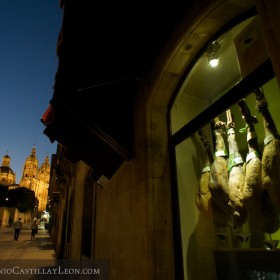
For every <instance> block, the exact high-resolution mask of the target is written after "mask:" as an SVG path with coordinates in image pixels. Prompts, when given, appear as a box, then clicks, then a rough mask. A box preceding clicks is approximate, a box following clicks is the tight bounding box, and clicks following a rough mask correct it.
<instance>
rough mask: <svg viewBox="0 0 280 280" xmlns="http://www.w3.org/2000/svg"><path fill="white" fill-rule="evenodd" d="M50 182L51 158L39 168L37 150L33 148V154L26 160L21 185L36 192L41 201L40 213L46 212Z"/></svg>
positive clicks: (46, 159)
mask: <svg viewBox="0 0 280 280" xmlns="http://www.w3.org/2000/svg"><path fill="white" fill-rule="evenodd" d="M49 180H50V164H49V158H48V157H46V158H45V161H44V163H43V164H42V165H41V167H40V168H38V160H37V157H36V149H35V147H33V148H32V151H31V154H30V155H29V156H28V157H27V158H26V160H25V163H24V167H23V172H22V177H21V181H20V183H19V185H20V186H21V187H26V188H28V189H30V190H32V191H34V192H35V196H36V198H37V199H38V201H39V205H38V211H39V212H41V211H44V210H46V204H47V199H48V188H49Z"/></svg>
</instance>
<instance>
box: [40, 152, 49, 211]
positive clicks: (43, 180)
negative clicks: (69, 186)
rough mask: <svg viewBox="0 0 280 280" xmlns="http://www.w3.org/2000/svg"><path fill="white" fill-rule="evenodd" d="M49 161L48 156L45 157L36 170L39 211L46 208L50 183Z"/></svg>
mask: <svg viewBox="0 0 280 280" xmlns="http://www.w3.org/2000/svg"><path fill="white" fill-rule="evenodd" d="M50 171H51V167H50V163H49V157H48V156H47V157H46V158H45V161H44V162H43V163H42V165H41V167H40V168H39V172H38V190H37V193H38V197H37V198H38V199H39V209H38V210H39V211H43V210H46V205H47V200H48V189H49V183H50Z"/></svg>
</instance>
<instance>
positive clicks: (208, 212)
mask: <svg viewBox="0 0 280 280" xmlns="http://www.w3.org/2000/svg"><path fill="white" fill-rule="evenodd" d="M198 135H199V137H200V140H201V141H202V143H203V146H204V151H205V154H204V157H205V158H204V166H203V169H202V174H201V177H200V180H199V185H198V188H197V192H196V197H195V202H196V206H197V208H198V209H199V210H200V211H201V212H202V213H203V215H205V216H206V217H207V218H209V219H210V220H211V221H212V222H213V223H214V224H215V225H216V226H219V227H226V226H228V221H229V220H230V215H229V213H224V212H223V211H222V210H221V209H220V208H219V207H218V205H217V204H216V203H215V202H214V201H213V199H212V196H211V192H210V189H209V183H210V170H211V164H212V162H213V156H212V153H211V148H210V143H209V141H208V140H207V137H206V135H205V132H204V130H203V129H201V130H199V132H198Z"/></svg>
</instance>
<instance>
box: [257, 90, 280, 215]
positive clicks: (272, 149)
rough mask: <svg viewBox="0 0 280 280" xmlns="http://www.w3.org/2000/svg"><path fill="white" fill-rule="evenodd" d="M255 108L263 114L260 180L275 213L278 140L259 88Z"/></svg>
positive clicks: (279, 200) (279, 181)
mask: <svg viewBox="0 0 280 280" xmlns="http://www.w3.org/2000/svg"><path fill="white" fill-rule="evenodd" d="M255 95H256V109H257V111H258V112H259V113H261V114H262V116H263V125H264V131H265V139H264V150H263V155H262V180H263V185H264V187H265V189H267V191H268V193H269V195H270V197H271V200H272V203H273V205H274V207H275V210H276V211H277V213H280V141H279V134H278V131H277V128H276V126H275V123H274V121H273V118H272V116H271V114H270V112H269V110H268V103H267V101H266V98H265V96H264V93H263V91H262V89H261V88H258V89H256V90H255Z"/></svg>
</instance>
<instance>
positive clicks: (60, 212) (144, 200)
mask: <svg viewBox="0 0 280 280" xmlns="http://www.w3.org/2000/svg"><path fill="white" fill-rule="evenodd" d="M194 2H195V4H194V5H192V6H191V7H189V9H186V11H185V15H184V17H183V18H181V21H180V22H181V23H180V24H179V25H178V27H177V28H176V30H174V33H173V34H172V36H170V38H169V41H168V43H167V44H166V45H165V47H164V48H163V49H162V50H161V52H160V53H159V54H158V60H157V61H156V62H155V64H154V65H153V67H152V68H151V69H150V70H151V71H150V72H149V75H147V76H146V77H145V80H144V84H143V85H142V87H141V88H140V89H139V92H138V94H137V96H136V98H135V103H133V105H134V106H133V113H134V114H133V118H132V120H133V135H134V137H133V140H134V151H133V156H132V157H131V158H129V159H127V160H123V162H122V164H120V166H119V168H117V170H114V171H115V172H108V174H109V175H110V176H100V175H104V174H102V173H101V174H100V173H99V171H100V170H101V171H102V170H105V171H106V163H107V164H108V165H110V164H111V163H112V157H110V155H112V154H110V153H106V152H107V150H105V151H104V150H101V151H100V149H99V150H98V148H99V147H101V145H100V146H97V147H98V148H97V150H96V151H95V152H96V154H94V153H90V151H92V150H90V148H92V147H91V145H94V144H96V143H93V142H91V141H89V137H90V136H91V134H90V133H88V134H87V136H89V137H87V138H81V135H80V133H82V132H83V131H84V130H83V129H84V127H87V128H88V127H90V129H91V132H92V131H94V133H95V135H96V134H98V132H100V131H96V130H94V129H95V128H96V127H95V126H90V125H91V124H92V123H90V122H89V123H86V124H85V119H82V117H83V114H81V115H80V118H77V119H76V123H74V122H73V121H72V120H73V119H74V117H75V116H76V115H75V113H76V114H78V113H81V112H79V111H78V109H77V107H78V108H80V106H76V107H72V109H73V108H74V109H73V110H72V111H71V110H70V109H69V104H71V102H74V103H75V102H82V101H83V100H85V98H86V93H85V94H84V95H82V91H81V90H80V88H79V90H80V91H77V92H76V91H75V90H77V89H76V88H75V86H76V83H75V82H73V80H72V79H68V81H69V83H67V80H66V81H63V80H62V81H61V80H59V78H61V76H60V75H57V77H56V78H58V81H57V88H58V90H61V91H62V94H61V96H59V97H58V96H54V100H52V101H53V106H54V108H55V110H56V114H55V115H54V116H51V117H50V118H47V119H46V120H47V121H45V124H46V126H47V133H46V134H47V135H48V136H49V138H50V139H51V140H52V141H54V140H57V141H58V142H59V143H60V142H61V143H62V144H61V145H58V150H57V154H56V156H55V157H54V158H53V162H52V166H53V168H52V171H51V185H50V198H51V203H52V212H51V217H52V218H51V233H52V237H53V240H54V245H55V249H56V253H57V256H58V257H60V258H68V259H73V260H91V261H92V263H94V260H105V261H108V263H109V264H110V265H109V274H110V279H114V280H118V279H139V280H140V279H149V280H154V279H160V280H165V279H166V280H169V279H170V280H173V279H174V280H178V279H184V280H193V279H195V280H200V279H201V280H205V279H207V280H216V279H238V278H226V277H223V276H221V275H218V274H219V273H221V271H219V270H216V267H215V259H214V253H216V251H217V248H218V249H219V248H220V247H223V246H224V247H223V248H222V249H223V250H221V251H220V252H225V251H226V250H228V248H230V252H231V253H232V252H237V251H238V248H236V247H234V246H235V245H234V244H233V243H231V242H228V239H223V240H222V239H221V240H219V239H218V238H217V237H225V236H228V234H229V232H227V231H225V232H222V234H221V232H220V228H215V227H214V226H213V225H212V224H211V223H209V221H207V220H206V219H204V217H202V215H200V213H199V211H198V209H197V207H196V206H195V204H194V201H195V191H196V188H197V186H198V184H199V176H200V169H199V167H200V165H199V162H200V158H199V156H198V155H199V151H198V152H197V150H196V149H195V148H197V147H200V146H199V145H198V139H197V138H196V137H194V136H193V133H194V131H196V130H197V129H199V128H200V127H199V126H196V124H198V125H200V126H201V125H202V123H203V121H208V122H210V121H211V119H210V118H209V115H211V116H212V115H213V114H214V113H217V114H218V112H219V109H220V108H219V107H215V108H214V109H215V110H211V112H209V110H207V108H206V109H205V110H204V109H202V110H201V112H200V113H199V114H198V118H196V119H195V120H196V122H193V121H191V122H190V123H188V122H187V121H186V116H187V115H188V114H189V113H190V112H191V111H195V113H197V111H199V110H197V108H193V107H192V106H191V105H190V104H192V103H191V102H192V101H193V100H196V98H195V96H194V98H193V100H191V101H190V100H188V102H187V103H188V107H186V108H187V110H185V109H186V108H185V107H183V108H182V107H180V105H181V103H180V102H178V104H175V105H174V104H173V101H174V96H175V95H176V94H177V92H178V87H180V86H182V84H184V82H185V79H186V74H187V73H188V72H190V71H191V69H192V68H195V66H196V62H197V59H198V57H199V55H201V54H204V55H205V58H206V60H207V57H206V52H205V50H206V47H207V46H208V44H209V43H210V42H212V41H213V38H219V36H221V35H223V34H225V30H226V28H229V27H228V24H229V23H230V24H231V27H233V26H236V25H237V22H238V23H240V22H242V20H244V21H245V20H247V19H249V18H251V17H255V16H257V18H258V21H259V23H260V27H261V33H258V31H257V29H256V30H255V29H253V31H254V32H253V34H262V35H261V37H263V39H264V42H265V46H266V50H267V53H268V57H269V61H267V59H265V62H269V67H268V70H269V71H266V70H267V68H266V66H267V65H266V64H265V65H262V64H258V61H257V64H254V65H253V67H252V69H251V70H250V71H251V72H252V73H253V74H254V75H255V74H258V75H259V76H258V78H256V76H253V78H252V77H251V76H250V75H251V74H252V73H251V72H250V73H246V75H247V74H248V76H246V77H242V78H241V81H243V82H242V83H241V85H243V87H242V88H241V89H240V88H238V89H239V90H238V91H237V94H238V93H239V94H240V91H242V90H243V91H244V92H243V94H245V93H246V90H247V89H248V88H250V87H251V86H252V84H253V85H255V84H254V83H258V82H263V79H264V77H265V76H266V75H267V74H268V73H272V72H273V73H272V76H273V77H274V81H275V80H276V81H278V85H279V81H280V76H279V69H280V68H279V65H280V64H279V61H280V59H279V51H278V49H279V47H280V39H279V38H280V31H279V26H280V24H279V19H280V17H279V15H280V6H279V4H276V2H275V1H273V0H271V1H264V0H253V1H250V0H246V1H239V0H227V1H218V0H217V1H216V0H214V1H194ZM62 3H64V4H65V22H64V24H65V25H63V26H62V29H63V31H65V34H62V35H65V37H67V35H69V34H72V33H71V32H70V31H71V28H73V32H75V31H77V30H76V27H77V21H73V22H71V16H69V14H67V12H68V11H69V10H68V8H69V9H70V8H71V4H73V3H76V6H75V8H77V7H78V8H79V9H80V10H82V9H83V7H82V6H83V5H81V6H79V5H78V4H77V3H78V2H75V1H67V0H66V1H62ZM68 3H69V6H67V4H68ZM174 5H175V4H174ZM171 6H172V5H171ZM171 6H170V7H171ZM72 8H73V7H72ZM79 9H77V12H79V11H80V10H79ZM159 9H160V6H159ZM177 12H178V13H179V12H181V10H179V9H178V10H177ZM244 15H245V16H244ZM155 16H156V15H155ZM170 16H171V15H170ZM74 18H75V19H76V17H74ZM67 28H69V29H67ZM245 31H247V30H245ZM162 32H164V31H163V30H162ZM249 34H250V33H249ZM85 35H87V36H88V33H86V34H85ZM245 37H246V36H245ZM61 38H63V36H61ZM68 38H69V37H68ZM105 38H107V34H106V36H104V39H105ZM222 38H223V37H222ZM81 39H82V36H80V37H78V39H77V44H78V45H80V44H81ZM245 39H249V42H252V41H254V40H253V39H252V38H251V39H250V38H248V37H246V38H245ZM68 42H69V41H68ZM70 42H71V44H74V43H75V42H74V40H73V41H70ZM59 43H61V44H59V47H60V48H59V50H58V53H59V55H60V59H61V60H60V63H61V64H60V65H59V66H60V67H59V70H61V69H62V70H65V71H66V74H69V75H71V74H72V72H74V73H76V72H75V69H71V70H70V69H69V68H68V67H69V66H70V65H72V64H71V63H70V62H69V61H68V62H69V63H68V64H67V63H66V62H67V60H65V57H67V55H69V53H71V52H70V51H69V49H66V51H68V52H66V54H64V53H63V42H61V41H60V42H59ZM64 43H65V42H64ZM110 46H111V45H110ZM227 46H228V45H227ZM86 47H87V46H82V48H85V49H86ZM110 50H111V49H110ZM256 50H259V49H258V48H255V49H254V48H253V50H252V51H251V52H250V53H249V54H254V55H252V56H250V57H253V58H257V57H258V54H259V53H258V54H257V53H255V52H254V51H256ZM90 51H91V50H90ZM133 53H134V52H133ZM130 54H131V53H130ZM64 55H65V56H64ZM108 55H109V52H108ZM72 56H73V57H74V58H73V61H75V59H76V60H77V61H78V62H80V53H78V54H77V53H75V52H74V53H72ZM73 61H71V62H73ZM237 62H238V61H237V59H235V61H234V65H237ZM254 62H255V61H254ZM63 63H65V65H64V64H63ZM93 65H94V64H93ZM232 65H233V64H232ZM232 65H230V67H229V68H231V67H232ZM272 66H273V70H274V71H272V72H271V71H270V70H271V67H272ZM229 68H227V70H228V69H229ZM81 69H82V67H81V68H78V69H77V73H78V74H79V73H80V71H81ZM208 69H209V68H208ZM98 70H99V69H97V73H100V72H98ZM264 70H265V71H264ZM68 71H69V72H68ZM216 71H218V70H216ZM59 74H61V73H59ZM63 74H65V73H63ZM200 74H202V72H201V73H200ZM222 74H224V73H222ZM274 74H275V76H274ZM269 75H270V74H269ZM88 76H90V77H91V75H88ZM78 77H80V76H78ZM200 77H202V75H200ZM211 77H212V76H211V75H210V74H209V76H208V77H206V79H202V78H201V79H198V80H196V84H197V85H200V86H202V87H203V85H205V84H206V83H207V82H208V81H209V80H211ZM224 78H225V76H224V75H221V77H220V80H223V79H224ZM269 78H271V75H270V77H269ZM77 79H78V78H77ZM265 82H266V81H265ZM244 83H245V85H244ZM193 85H195V84H193ZM64 87H65V88H64ZM192 89H193V87H192V88H190V89H189V91H188V92H183V93H182V97H186V96H188V95H189V94H192V93H193V91H192ZM63 90H65V92H63ZM227 90H228V89H227ZM248 91H250V90H249V89H248ZM229 92H230V91H229ZM63 93H64V94H65V96H66V97H65V96H63ZM117 93H118V92H117V91H115V92H114V94H117ZM195 93H196V92H195ZM235 93H236V92H235ZM56 94H59V91H58V92H56ZM71 94H72V95H73V96H72V95H71ZM80 95H82V98H80ZM69 96H70V97H71V98H70V97H69ZM77 96H78V97H77ZM93 96H94V92H93V93H92V95H91V96H90V97H91V98H93ZM67 97H68V98H69V100H68V99H67ZM227 97H228V98H227V100H224V104H229V103H227V102H230V100H232V99H231V98H233V96H231V95H227ZM64 99H66V102H65V103H63V104H62V105H61V104H60V106H61V107H60V106H59V105H58V104H59V102H61V100H62V102H63V101H65V100H64ZM122 101H123V102H122V103H125V101H126V100H122ZM196 101H197V100H196ZM109 102H110V100H107V103H109ZM231 102H233V101H231ZM93 103H94V102H92V104H91V103H89V104H88V103H87V104H86V103H85V104H84V107H82V108H87V109H90V108H91V106H94V105H95V104H93ZM224 104H220V105H221V106H224ZM278 104H279V103H278ZM79 105H80V103H79ZM101 105H104V104H102V103H101ZM101 105H100V107H101V108H102V110H104V111H105V112H106V113H107V114H108V115H110V111H106V108H107V107H106V106H101ZM108 105H109V104H108ZM114 105H115V107H117V106H118V105H121V104H114ZM207 105H208V103H207ZM55 106H57V107H55ZM171 106H174V108H176V110H177V111H180V109H181V108H182V110H181V112H179V114H178V115H176V120H175V121H174V120H172V118H173V117H170V115H172V112H171V109H170V108H171ZM230 106H232V103H231V104H230ZM127 107H128V106H127ZM129 108H130V107H129ZM75 109H76V111H75ZM117 109H118V107H117ZM211 109H212V108H211ZM60 110H61V112H59V111H60ZM69 112H70V113H69ZM59 113H60V114H61V115H59ZM82 113H84V112H82ZM90 113H94V112H92V111H90ZM56 117H57V119H56ZM63 117H64V121H65V123H64V122H63V121H62V120H63ZM72 117H73V119H71V122H69V119H70V118H72ZM95 117H96V116H95ZM207 117H208V118H209V119H207ZM60 118H61V119H60ZM97 118H98V116H97ZM111 118H112V119H111V120H112V121H114V118H117V115H113V116H111ZM69 123H70V124H69ZM100 123H101V122H100ZM278 123H279V120H278ZM121 124H125V122H124V123H121ZM178 127H179V128H178ZM114 128H115V127H114ZM112 130H113V129H112ZM77 132H78V133H77ZM112 134H113V133H112ZM98 136H100V138H101V136H103V138H102V140H104V138H106V137H104V134H102V135H101V133H100V135H98ZM105 136H106V135H105ZM118 136H123V134H121V133H120V134H119V135H118ZM71 137H72V138H71ZM74 137H77V138H75V141H76V140H77V141H81V142H75V141H71V140H72V139H74ZM105 140H106V139H105ZM109 140H112V139H109ZM87 141H88V142H87ZM100 142H101V141H100ZM100 142H98V143H99V144H100ZM77 143H78V144H77ZM88 143H89V145H88V146H87V144H88ZM110 143H111V146H110V148H111V149H112V150H113V149H114V147H115V146H114V145H113V144H115V142H113V141H111V142H110ZM75 144H77V146H76V145H75ZM83 144H84V145H85V146H86V147H88V153H87V154H83V153H82V152H83V147H82V145H83ZM185 146H187V149H185ZM200 150H202V149H200ZM71 151H72V154H71ZM99 152H100V153H101V154H102V155H103V157H99ZM102 152H103V153H102ZM118 152H119V154H121V152H122V151H118ZM108 154H109V156H108ZM123 154H124V153H123ZM113 155H114V154H113ZM124 158H125V157H124ZM97 159H98V160H97ZM190 170H193V172H192V173H191V174H189V173H188V172H189V171H190ZM105 175H106V174H105ZM223 230H224V229H223ZM218 233H219V234H220V235H218ZM277 239H279V238H277ZM224 241H226V242H224ZM227 242H228V243H227ZM225 247H226V248H225ZM225 249H226V250H225ZM241 251H242V252H243V253H244V250H241ZM252 251H253V253H255V252H257V251H258V252H259V251H261V252H262V254H263V255H262V258H261V260H262V261H259V264H260V263H262V264H265V262H266V260H270V253H269V250H259V249H257V250H255V251H254V250H252ZM238 252H239V251H238ZM246 252H250V250H247V251H246ZM274 252H275V251H274ZM243 253H242V254H243ZM230 256H231V257H232V258H231V260H233V261H232V262H231V264H227V265H224V270H228V271H229V272H230V273H232V272H235V271H237V270H236V269H237V268H236V267H235V266H234V263H235V260H236V259H235V256H234V255H233V256H232V255H230ZM246 256H247V255H245V256H244V260H245V261H246V260H247V261H248V262H250V261H251V259H250V258H247V259H246ZM223 260H224V261H226V258H224V259H222V261H223ZM217 265H219V264H217ZM217 267H218V266H217ZM224 272H225V271H222V273H224ZM235 276H236V274H235V273H233V276H231V277H235Z"/></svg>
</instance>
